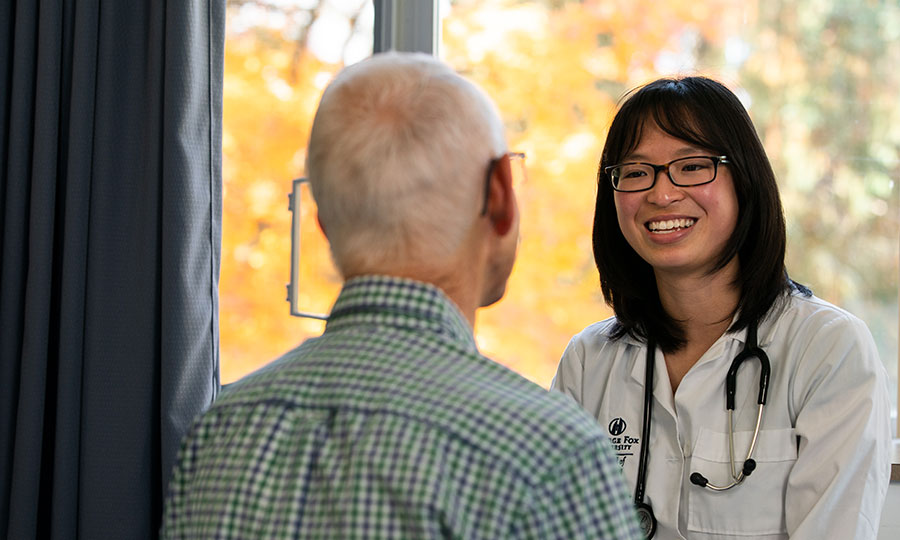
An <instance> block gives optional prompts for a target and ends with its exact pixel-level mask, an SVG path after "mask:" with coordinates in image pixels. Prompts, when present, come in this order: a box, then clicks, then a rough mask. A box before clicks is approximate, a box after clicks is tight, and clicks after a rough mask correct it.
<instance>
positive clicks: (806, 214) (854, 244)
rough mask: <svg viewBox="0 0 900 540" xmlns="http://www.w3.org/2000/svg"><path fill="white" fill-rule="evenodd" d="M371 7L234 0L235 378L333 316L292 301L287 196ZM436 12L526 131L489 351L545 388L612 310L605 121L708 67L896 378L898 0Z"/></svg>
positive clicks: (229, 159)
mask: <svg viewBox="0 0 900 540" xmlns="http://www.w3.org/2000/svg"><path fill="white" fill-rule="evenodd" d="M372 4H373V3H372V2H371V1H368V2H362V1H359V0H344V1H339V0H305V1H304V0H295V1H293V2H289V1H287V0H268V1H262V0H258V1H249V0H248V1H229V18H228V38H227V39H228V41H227V45H226V80H225V119H224V124H225V133H224V145H225V148H224V156H225V157H224V160H225V161H224V178H225V217H224V237H225V238H224V242H223V255H222V257H223V260H222V280H221V283H220V294H221V336H222V366H223V368H222V380H223V382H229V381H232V380H234V379H236V378H238V377H240V376H242V375H243V374H245V373H247V372H249V371H251V370H252V369H255V368H256V367H258V366H261V365H262V364H264V363H266V362H268V361H270V360H271V359H272V358H274V357H275V356H277V355H278V354H280V353H282V352H284V351H286V350H288V349H290V348H291V347H293V346H295V345H296V344H298V343H299V342H301V341H302V340H303V339H305V338H306V337H309V336H312V335H318V334H319V333H321V331H322V323H320V322H318V321H314V320H309V319H296V318H291V317H289V316H288V305H287V302H285V289H284V285H285V283H286V282H287V280H288V275H289V268H288V264H289V263H288V261H289V234H290V218H291V216H290V213H289V212H288V211H287V199H286V195H287V193H288V192H289V191H290V179H292V178H294V177H297V176H300V175H302V173H303V161H304V157H305V156H304V154H303V151H304V147H305V144H306V137H307V135H308V132H309V127H310V123H311V120H312V114H313V113H314V111H315V107H316V104H317V101H318V98H319V95H320V94H321V91H322V89H323V88H324V86H325V84H327V82H328V80H329V79H330V78H331V76H332V74H333V73H335V72H336V71H337V70H338V69H339V68H340V67H342V65H344V64H345V63H350V62H353V61H356V60H359V59H361V58H363V57H365V56H368V55H369V54H371V51H372V41H373V36H372V32H373V30H372V28H373V19H374V7H373V5H372ZM440 13H441V16H442V20H441V36H442V41H441V43H440V47H439V55H440V56H441V57H442V58H443V59H444V60H445V61H447V62H449V63H450V64H451V65H453V66H454V67H455V68H456V69H457V70H459V71H460V72H461V73H462V74H464V75H466V76H467V77H469V78H471V79H473V80H474V81H476V82H477V83H478V84H480V85H481V86H482V87H483V88H485V89H486V90H487V92H488V93H489V94H490V95H491V96H492V97H493V98H494V100H495V101H496V102H497V104H498V106H499V108H500V110H501V111H502V112H503V114H504V115H505V116H504V118H505V121H506V124H507V127H508V134H509V137H510V147H511V148H512V149H515V150H522V151H525V152H526V153H527V155H528V161H527V164H528V171H529V180H528V184H527V185H526V187H525V189H524V191H523V193H521V194H520V205H521V207H522V213H523V223H522V235H523V240H522V245H521V250H520V258H519V260H518V262H517V265H516V268H515V270H514V273H513V276H512V278H511V281H510V286H509V290H508V295H507V297H506V298H505V299H504V301H502V302H501V303H499V304H498V305H497V306H496V307H492V308H488V309H487V310H482V311H481V312H479V316H478V322H477V326H476V337H477V340H478V343H479V346H480V347H481V348H482V350H483V351H484V352H485V353H486V354H488V355H490V356H492V357H494V358H496V359H497V360H498V361H500V362H502V363H504V364H506V365H508V366H510V367H511V368H512V369H514V370H516V371H518V372H519V373H522V374H523V375H525V376H526V377H528V378H530V379H532V380H534V381H535V382H537V383H539V384H542V385H544V386H546V385H548V384H549V382H550V379H551V378H552V376H553V373H554V371H555V367H556V363H557V361H558V359H559V356H560V354H561V353H562V350H563V348H564V347H565V345H566V343H567V341H568V340H569V338H570V337H571V336H572V335H573V334H574V333H576V332H578V331H580V330H581V329H582V328H583V327H584V326H586V325H587V324H590V323H591V322H593V321H596V320H599V319H602V318H605V317H607V316H609V315H610V311H609V309H608V308H607V307H606V306H605V304H604V303H603V300H602V297H601V296H600V292H599V287H598V283H597V278H596V270H595V268H594V264H593V259H592V256H591V239H590V227H591V220H592V215H593V200H594V190H595V186H594V182H595V174H596V166H597V160H598V158H599V154H600V150H601V148H602V146H603V138H604V136H605V132H606V129H607V127H608V124H609V121H610V119H611V117H612V114H613V113H614V112H615V108H616V103H617V101H618V99H619V98H620V97H621V96H622V94H623V93H624V92H625V91H626V90H628V89H630V88H632V87H634V86H637V85H639V84H641V83H644V82H647V81H649V80H652V79H654V78H656V77H658V76H661V75H664V74H673V73H681V74H693V73H703V74H707V75H710V76H712V77H715V78H717V79H719V80H722V81H723V82H725V83H726V84H727V85H729V86H730V87H732V88H733V89H735V90H736V91H737V93H738V94H739V96H740V97H741V98H742V100H743V101H744V102H745V104H746V105H747V107H748V109H749V110H750V113H751V116H752V117H753V120H754V122H755V124H756V126H757V129H758V131H759V133H760V136H761V138H762V139H763V142H764V144H765V146H766V148H767V151H768V152H769V156H770V158H771V160H772V163H773V165H774V167H775V169H776V174H777V176H778V178H779V181H780V183H781V189H782V196H783V200H784V205H785V211H786V215H787V220H788V235H789V240H788V260H787V265H788V270H789V271H790V272H791V275H792V277H794V278H795V279H797V280H798V281H800V282H802V283H805V284H808V285H810V286H811V287H812V288H813V290H814V292H815V293H816V294H817V295H819V296H821V297H823V298H825V299H826V300H829V301H831V302H833V303H835V304H837V305H840V306H842V307H845V308H847V309H848V310H850V311H852V312H854V313H855V314H857V315H858V316H860V317H861V318H863V319H864V320H865V321H866V322H867V323H868V324H869V327H870V329H871V330H872V333H873V334H874V336H875V339H876V342H877V344H878V347H879V351H880V353H881V357H882V359H883V360H884V362H885V364H886V366H887V369H888V372H889V374H890V375H891V378H892V384H893V385H894V392H893V394H894V395H895V396H896V394H897V392H896V388H897V373H898V366H897V356H898V352H897V350H898V346H897V334H898V301H897V300H898V291H900V283H898V272H900V265H898V257H900V253H898V252H900V249H898V248H900V226H898V225H900V224H898V216H900V212H898V211H900V208H898V206H900V195H898V186H897V183H898V181H900V127H898V126H900V104H898V102H897V99H896V97H897V96H898V95H900V73H898V72H897V71H896V69H895V66H897V65H900V47H898V46H897V45H896V44H897V43H898V42H900V6H897V5H895V4H894V3H887V2H872V1H869V0H798V1H796V2H790V3H785V2H777V3H772V2H766V1H765V0H669V1H667V2H658V1H656V0H628V1H621V0H597V1H591V0H581V1H574V0H572V1H565V0H533V1H521V0H518V1H514V0H478V1H475V0H457V1H446V0H444V1H442V2H440ZM329 39H330V40H331V41H328V40H329ZM304 204H305V205H308V204H309V201H308V200H304ZM311 217H312V216H311V214H307V215H306V216H305V217H304V220H305V222H304V224H303V228H304V233H305V235H306V236H305V238H306V239H308V240H306V241H307V242H308V245H309V246H310V248H311V249H309V250H307V249H306V247H304V254H305V257H306V263H308V264H310V265H311V266H310V268H311V269H312V270H313V271H312V272H309V273H308V274H305V275H304V282H303V293H304V294H307V295H309V296H308V297H307V298H306V299H305V301H304V303H305V305H309V306H311V307H312V308H313V309H316V310H327V309H328V307H329V306H330V302H331V301H332V300H333V298H334V295H335V294H336V292H337V289H338V287H339V282H340V280H339V277H338V276H337V274H336V273H335V272H334V270H333V268H332V267H331V265H330V261H328V256H327V250H326V249H325V244H324V242H323V240H322V238H321V236H319V235H318V231H317V228H316V225H315V223H314V220H312V219H310V218H311ZM307 302H308V303H307ZM895 406H896V403H895Z"/></svg>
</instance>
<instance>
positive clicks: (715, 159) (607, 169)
mask: <svg viewBox="0 0 900 540" xmlns="http://www.w3.org/2000/svg"><path fill="white" fill-rule="evenodd" d="M697 158H704V159H709V160H712V162H713V176H712V178H710V179H709V180H707V181H706V182H701V183H699V184H679V183H678V182H676V181H675V179H674V178H672V173H671V171H670V170H669V167H671V166H672V164H673V163H678V162H679V161H684V160H686V159H697ZM720 163H722V164H725V165H728V164H729V163H731V161H730V160H729V159H728V156H685V157H681V158H678V159H673V160H672V161H670V162H668V163H664V164H662V165H656V164H655V163H647V162H645V161H627V162H625V163H617V164H616V165H610V166H609V167H604V168H603V172H604V173H605V174H606V176H607V177H609V183H610V184H611V185H612V188H613V191H618V192H619V193H640V192H641V191H648V190H651V189H653V186H655V185H656V178H657V177H658V176H659V172H660V171H666V176H668V177H669V182H672V185H675V186H678V187H695V186H704V185H706V184H709V183H712V182H714V181H715V180H716V178H718V177H719V164H720ZM625 165H647V166H648V167H651V168H652V169H653V181H652V182H651V183H650V185H649V186H647V187H645V188H641V189H619V188H618V187H616V181H615V180H613V176H612V173H611V171H612V170H613V169H615V168H618V167H624V166H625Z"/></svg>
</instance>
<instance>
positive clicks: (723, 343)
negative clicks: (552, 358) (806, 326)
mask: <svg viewBox="0 0 900 540" xmlns="http://www.w3.org/2000/svg"><path fill="white" fill-rule="evenodd" d="M782 309H784V305H782V304H776V306H775V307H773V308H772V309H770V310H769V313H767V314H766V316H765V317H764V318H763V320H762V321H760V323H759V326H758V328H757V340H758V345H759V346H760V347H761V348H763V349H764V348H766V347H767V346H769V345H770V344H771V343H772V341H773V340H774V339H775V331H776V325H775V321H777V320H778V314H779V313H780V312H781V310H782ZM739 315H740V312H738V313H735V314H734V317H732V319H731V324H734V322H735V321H737V319H738V316H739ZM747 333H748V329H747V328H744V329H742V330H738V331H736V332H732V331H728V332H725V334H724V335H722V337H720V338H719V339H718V340H717V341H716V342H715V343H713V345H712V347H710V352H712V353H713V354H712V355H708V354H704V355H703V356H704V357H706V358H705V359H704V358H701V360H700V362H704V363H705V362H707V361H709V359H711V358H715V357H717V356H718V355H717V354H716V352H717V350H718V349H722V348H727V347H728V344H729V342H731V341H737V342H738V343H739V344H740V345H739V349H743V347H744V344H745V343H746V342H747ZM621 339H622V340H623V341H624V342H625V343H627V344H628V345H631V346H633V347H636V348H637V349H638V351H637V354H635V355H634V356H633V357H632V358H633V362H634V363H633V364H632V366H631V378H632V379H634V380H635V381H636V382H637V383H638V384H639V385H641V387H642V388H643V386H644V364H645V360H646V358H647V342H646V341H642V340H638V339H636V338H635V337H633V336H631V335H628V334H626V335H625V336H623V337H622V338H621ZM655 360H656V365H655V371H654V373H653V389H654V392H653V394H654V396H655V397H657V399H659V400H660V402H662V403H667V402H668V400H671V399H672V397H671V386H670V385H668V384H665V385H664V384H662V383H661V382H660V381H661V377H662V376H664V375H665V374H666V366H665V357H663V356H662V355H660V353H659V350H657V351H656V356H655ZM700 362H698V364H699V363H700ZM661 387H662V388H666V389H668V394H669V396H668V400H667V399H665V398H666V397H667V396H665V395H660V393H659V389H660V388H661ZM663 394H665V392H663Z"/></svg>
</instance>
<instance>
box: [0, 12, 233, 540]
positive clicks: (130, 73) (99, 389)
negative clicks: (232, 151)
mask: <svg viewBox="0 0 900 540" xmlns="http://www.w3.org/2000/svg"><path fill="white" fill-rule="evenodd" d="M224 9H225V6H224V0H208V1H201V0H177V1H176V0H169V1H165V0H157V1H153V0H128V1H106V2H101V1H100V0H78V1H76V0H56V1H49V0H0V174H2V185H0V538H16V539H18V538H35V537H40V538H77V537H81V538H152V537H155V536H156V534H157V530H158V525H159V519H160V513H161V506H162V496H163V493H164V488H165V482H166V481H167V479H168V476H169V472H170V469H171V467H172V465H173V461H174V458H175V453H176V451H177V448H178V443H179V440H180V438H181V436H182V434H183V433H184V431H185V429H186V427H187V425H188V424H189V422H190V421H191V419H192V418H193V417H194V416H195V415H196V414H198V413H199V412H200V411H201V410H202V409H203V408H205V407H206V406H207V405H208V404H209V403H210V402H211V401H212V399H213V398H214V396H215V393H216V391H217V388H218V381H217V377H218V375H217V373H218V318H217V311H218V297H217V285H218V276H219V251H220V231H221V154H220V147H221V144H220V135H221V109H222V106H221V103H222V95H221V86H222V69H223V58H224Z"/></svg>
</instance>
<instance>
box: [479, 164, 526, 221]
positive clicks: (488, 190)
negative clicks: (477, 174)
mask: <svg viewBox="0 0 900 540" xmlns="http://www.w3.org/2000/svg"><path fill="white" fill-rule="evenodd" d="M506 156H509V157H510V158H515V159H522V160H524V159H525V152H506V153H505V154H503V155H502V156H498V157H495V158H494V159H492V160H491V162H490V163H488V169H487V175H486V176H485V177H484V204H483V205H482V207H481V215H482V216H486V215H487V211H488V197H490V196H491V176H493V174H494V169H495V168H496V167H497V164H498V163H500V160H501V159H503V158H505V157H506Z"/></svg>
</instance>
